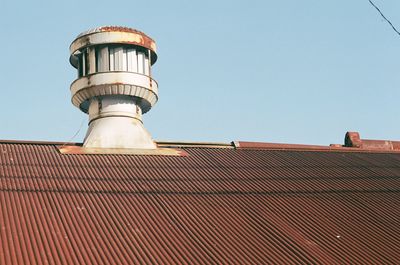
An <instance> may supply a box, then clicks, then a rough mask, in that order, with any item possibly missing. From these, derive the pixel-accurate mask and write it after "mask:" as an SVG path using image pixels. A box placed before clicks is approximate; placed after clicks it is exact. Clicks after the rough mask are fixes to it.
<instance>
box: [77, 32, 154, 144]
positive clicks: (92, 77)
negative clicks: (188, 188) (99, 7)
mask: <svg viewBox="0 0 400 265" xmlns="http://www.w3.org/2000/svg"><path fill="white" fill-rule="evenodd" d="M70 53H71V56H70V59H69V61H70V63H71V65H72V66H73V67H75V68H76V69H77V75H78V78H77V79H76V80H75V81H74V82H72V84H71V96H72V103H73V105H75V106H76V107H77V108H79V109H80V110H81V111H83V112H84V113H87V114H89V129H88V131H87V134H86V137H85V140H84V144H83V145H84V147H90V148H139V149H155V148H157V146H156V144H155V142H154V141H153V140H152V138H151V136H150V134H149V133H148V132H147V130H146V129H145V128H144V126H143V122H142V114H144V113H146V112H148V111H149V110H150V109H151V108H152V107H153V106H154V105H155V104H156V102H157V100H158V84H157V82H156V81H155V80H154V79H153V78H152V77H151V66H152V65H153V64H154V63H155V62H156V60H157V54H156V44H155V42H154V41H153V40H152V39H151V38H150V37H148V36H147V35H146V34H144V33H142V32H140V31H137V30H135V29H131V28H126V27H116V26H105V27H98V28H95V29H91V30H88V31H85V32H83V33H81V34H79V35H78V37H77V38H76V39H75V40H74V41H73V42H72V44H71V46H70Z"/></svg>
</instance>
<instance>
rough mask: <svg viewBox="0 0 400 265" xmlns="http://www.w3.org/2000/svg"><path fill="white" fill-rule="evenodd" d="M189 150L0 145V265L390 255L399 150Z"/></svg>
mask: <svg viewBox="0 0 400 265" xmlns="http://www.w3.org/2000/svg"><path fill="white" fill-rule="evenodd" d="M187 146H188V147H185V144H182V145H180V148H181V149H183V150H184V151H186V153H187V154H188V155H187V156H152V155H65V154H61V153H60V152H59V150H58V148H57V145H56V143H53V144H52V143H29V142H12V141H9V142H2V143H0V264H46V263H49V264H140V263H146V264H168V263H170V264H177V263H181V264H196V263H197V264H200V263H201V264H206V263H211V264H228V263H235V264H267V263H269V264H390V263H392V264H395V263H398V262H399V260H400V153H399V152H381V153H374V152H371V151H368V152H367V151H363V150H359V151H355V152H347V151H341V150H336V149H332V150H314V151H313V150H297V149H293V148H292V149H291V148H286V149H281V150H277V149H276V147H274V148H270V147H268V145H265V146H262V145H257V144H253V145H252V144H250V143H243V144H242V145H240V144H239V145H238V147H239V148H233V146H232V147H228V146H224V147H223V148H222V147H221V148H218V147H215V146H214V147H207V145H204V146H202V145H198V146H196V145H189V144H188V145H187ZM240 146H242V148H240ZM246 146H247V147H248V148H246Z"/></svg>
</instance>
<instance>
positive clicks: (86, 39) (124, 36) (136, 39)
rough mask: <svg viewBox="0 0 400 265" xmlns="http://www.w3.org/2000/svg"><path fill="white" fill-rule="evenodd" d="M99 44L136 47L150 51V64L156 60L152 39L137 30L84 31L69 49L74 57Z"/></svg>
mask: <svg viewBox="0 0 400 265" xmlns="http://www.w3.org/2000/svg"><path fill="white" fill-rule="evenodd" d="M100 44H129V45H136V46H139V47H143V48H146V49H148V50H150V51H151V53H152V55H151V57H152V58H151V64H154V63H155V62H156V60H157V47H156V43H155V41H154V40H153V39H152V38H150V37H149V36H147V35H146V34H144V33H143V32H141V31H139V30H136V29H133V28H128V27H121V26H102V27H97V28H93V29H90V30H87V31H84V32H82V33H81V34H79V35H78V36H77V37H76V38H75V40H74V41H73V42H72V43H71V45H70V47H69V49H70V52H71V54H72V55H74V54H76V53H79V51H80V50H82V49H84V48H86V47H89V46H93V45H100Z"/></svg>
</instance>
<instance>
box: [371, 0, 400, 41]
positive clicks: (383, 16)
mask: <svg viewBox="0 0 400 265" xmlns="http://www.w3.org/2000/svg"><path fill="white" fill-rule="evenodd" d="M368 1H369V3H370V4H371V5H372V6H373V7H374V8H375V9H376V10H377V11H378V12H379V14H381V16H382V18H383V19H384V20H385V21H386V22H387V23H389V25H390V26H391V27H392V29H393V30H394V31H395V32H396V33H397V34H398V35H399V36H400V32H399V31H398V30H397V29H396V27H395V26H394V25H393V24H392V22H391V21H390V20H389V19H387V18H386V16H385V15H384V14H383V13H382V11H381V10H380V9H379V7H377V6H376V5H375V4H374V2H372V1H371V0H368Z"/></svg>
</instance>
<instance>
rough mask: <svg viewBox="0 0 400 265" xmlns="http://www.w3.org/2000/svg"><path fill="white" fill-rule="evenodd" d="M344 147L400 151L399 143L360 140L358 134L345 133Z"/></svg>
mask: <svg viewBox="0 0 400 265" xmlns="http://www.w3.org/2000/svg"><path fill="white" fill-rule="evenodd" d="M344 146H345V147H353V148H354V147H355V148H361V149H369V150H400V141H387V140H368V139H361V138H360V134H359V133H358V132H347V133H346V136H345V138H344Z"/></svg>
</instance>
